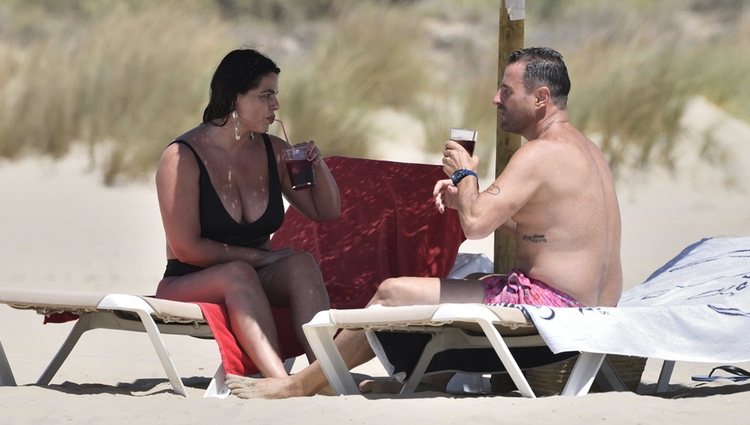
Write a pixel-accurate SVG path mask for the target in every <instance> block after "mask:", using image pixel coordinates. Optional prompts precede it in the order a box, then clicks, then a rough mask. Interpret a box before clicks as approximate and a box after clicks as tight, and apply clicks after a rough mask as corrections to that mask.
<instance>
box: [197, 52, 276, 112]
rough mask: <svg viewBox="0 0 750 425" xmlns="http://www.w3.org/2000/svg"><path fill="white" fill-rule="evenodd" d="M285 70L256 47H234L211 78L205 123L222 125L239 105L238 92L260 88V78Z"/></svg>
mask: <svg viewBox="0 0 750 425" xmlns="http://www.w3.org/2000/svg"><path fill="white" fill-rule="evenodd" d="M280 72H281V70H280V69H279V67H278V66H277V65H276V64H275V63H274V62H273V61H272V60H271V59H269V58H268V57H267V56H266V55H264V54H263V53H260V52H258V51H257V50H253V49H238V50H232V51H231V52H229V53H228V54H227V55H226V56H224V59H222V60H221V62H220V63H219V66H218V67H216V72H214V76H213V78H211V91H210V94H209V100H208V106H206V109H205V110H204V111H203V123H204V124H213V125H218V126H222V125H224V124H226V122H227V119H228V118H229V114H230V113H232V111H234V110H235V109H237V104H236V102H237V95H238V94H244V93H247V91H248V90H252V89H254V88H257V87H258V86H259V85H260V80H261V79H262V78H263V77H265V76H266V75H268V74H270V73H275V74H278V73H280Z"/></svg>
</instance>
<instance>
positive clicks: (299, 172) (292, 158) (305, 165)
mask: <svg viewBox="0 0 750 425" xmlns="http://www.w3.org/2000/svg"><path fill="white" fill-rule="evenodd" d="M284 161H285V162H286V170H287V172H288V173H289V179H290V180H291V182H292V189H294V190H302V189H307V188H311V187H313V186H315V171H314V170H313V167H312V162H310V161H308V160H307V147H306V146H292V147H290V148H288V149H286V150H284Z"/></svg>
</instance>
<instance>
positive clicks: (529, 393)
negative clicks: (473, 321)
mask: <svg viewBox="0 0 750 425" xmlns="http://www.w3.org/2000/svg"><path fill="white" fill-rule="evenodd" d="M477 323H479V325H480V326H481V327H482V330H483V331H484V334H485V335H486V336H487V339H489V340H490V344H492V348H494V349H495V352H496V353H497V356H498V357H499V358H500V361H501V362H502V363H503V366H505V370H507V371H508V374H509V375H510V377H511V379H513V383H514V384H516V388H518V391H519V392H520V393H521V395H523V396H524V397H529V398H536V395H534V391H533V390H532V389H531V386H529V381H527V380H526V377H525V376H523V372H522V371H521V368H520V367H518V363H516V360H515V359H514V358H513V355H512V354H511V353H510V350H509V349H508V345H507V344H505V341H503V337H502V336H501V335H500V333H498V331H497V329H496V328H495V326H494V325H493V324H492V322H490V321H487V320H478V321H477Z"/></svg>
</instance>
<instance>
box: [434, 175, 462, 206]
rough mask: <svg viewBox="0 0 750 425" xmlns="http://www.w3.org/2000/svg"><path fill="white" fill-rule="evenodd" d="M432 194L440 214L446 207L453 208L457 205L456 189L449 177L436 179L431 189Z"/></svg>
mask: <svg viewBox="0 0 750 425" xmlns="http://www.w3.org/2000/svg"><path fill="white" fill-rule="evenodd" d="M432 196H434V197H435V206H436V207H437V209H438V211H440V213H441V214H442V213H444V212H445V209H446V208H452V209H454V210H455V209H456V207H457V206H458V189H457V188H456V186H453V182H452V181H451V179H444V180H438V182H437V183H435V188H434V189H433V190H432Z"/></svg>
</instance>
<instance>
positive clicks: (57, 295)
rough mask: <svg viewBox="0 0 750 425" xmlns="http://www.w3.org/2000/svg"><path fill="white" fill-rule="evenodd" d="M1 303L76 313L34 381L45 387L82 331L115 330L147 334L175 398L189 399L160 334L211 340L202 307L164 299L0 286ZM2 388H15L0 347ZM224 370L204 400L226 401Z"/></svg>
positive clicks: (36, 309)
mask: <svg viewBox="0 0 750 425" xmlns="http://www.w3.org/2000/svg"><path fill="white" fill-rule="evenodd" d="M0 303H3V304H7V305H9V306H10V307H13V308H17V309H26V310H34V311H36V312H38V313H41V314H51V313H60V312H69V313H74V314H78V315H79V316H80V317H79V319H78V320H77V321H76V323H75V325H74V326H73V329H72V330H71V331H70V333H69V334H68V337H67V338H66V339H65V342H64V343H63V344H62V346H61V347H60V349H59V350H58V352H57V354H56V355H55V356H54V358H53V359H52V361H51V362H50V363H49V365H48V366H47V368H46V369H45V371H44V372H43V373H42V375H41V376H40V377H39V379H38V380H37V381H36V383H37V384H38V385H47V384H49V383H50V381H51V380H52V378H53V377H54V376H55V374H56V373H57V371H58V370H59V369H60V367H61V366H62V364H63V363H64V362H65V360H66V359H67V357H68V355H69V354H70V352H71V351H72V350H73V347H75V345H76V343H77V342H78V340H79V339H80V337H81V335H83V333H84V332H86V331H89V330H92V329H113V330H123V331H136V332H145V333H147V334H148V336H149V339H150V340H151V344H152V345H153V347H154V350H155V351H156V354H157V356H158V357H159V360H160V361H161V364H162V366H163V368H164V372H165V373H166V374H167V377H168V378H169V382H170V383H171V384H172V388H173V389H174V391H175V392H176V393H177V394H180V395H183V396H186V397H187V391H186V390H185V386H184V384H183V383H182V380H181V379H180V375H179V373H178V372H177V367H176V366H175V364H174V362H173V360H172V357H171V356H170V354H169V352H168V351H167V348H166V346H165V345H164V340H163V339H162V335H163V334H169V335H188V336H193V337H198V338H213V334H212V333H211V330H210V328H209V326H208V323H207V322H206V320H205V318H204V317H203V313H202V312H201V309H200V307H198V305H197V304H193V303H183V302H176V301H169V300H162V299H157V298H153V297H147V296H139V295H132V294H105V293H94V292H69V291H35V290H26V289H17V288H0ZM0 385H15V379H14V377H13V372H12V370H11V367H10V364H9V362H8V360H7V357H6V355H5V352H4V350H3V348H2V345H0ZM228 394H229V390H228V389H227V388H226V386H225V385H224V373H223V367H221V366H219V369H218V370H217V372H216V375H215V376H214V379H213V380H212V381H211V384H210V385H209V387H208V389H207V390H206V394H205V396H206V397H220V398H223V397H226V396H227V395H228Z"/></svg>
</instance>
